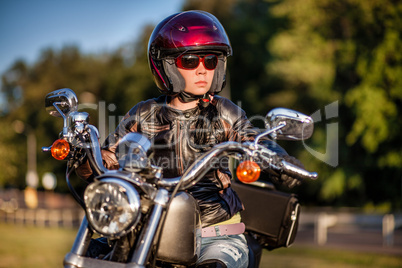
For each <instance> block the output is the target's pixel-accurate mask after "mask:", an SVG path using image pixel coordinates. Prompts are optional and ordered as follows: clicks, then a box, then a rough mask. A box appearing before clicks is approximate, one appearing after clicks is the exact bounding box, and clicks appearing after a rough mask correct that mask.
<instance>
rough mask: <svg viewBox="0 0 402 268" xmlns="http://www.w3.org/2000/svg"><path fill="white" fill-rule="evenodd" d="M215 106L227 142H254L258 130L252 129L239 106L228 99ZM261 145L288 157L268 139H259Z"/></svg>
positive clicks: (258, 132)
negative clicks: (218, 112)
mask: <svg viewBox="0 0 402 268" xmlns="http://www.w3.org/2000/svg"><path fill="white" fill-rule="evenodd" d="M221 100H222V101H220V103H218V104H217V106H218V107H217V108H218V111H220V115H221V118H222V119H221V122H222V124H223V126H224V129H225V136H226V139H227V140H228V141H237V142H245V141H254V138H255V137H256V136H257V135H258V134H260V133H261V131H260V129H258V128H256V127H254V126H253V125H252V123H251V122H250V120H249V119H248V118H247V116H246V113H245V112H244V110H243V109H241V108H240V107H239V106H237V105H235V104H234V103H233V102H231V101H230V100H228V99H225V98H221ZM261 144H263V145H264V146H266V147H267V148H269V149H270V150H272V151H274V152H276V153H277V154H278V155H281V156H285V155H288V154H287V152H286V151H285V149H283V148H282V147H281V146H279V145H278V144H277V143H276V142H274V141H272V140H270V139H269V138H268V137H263V138H261Z"/></svg>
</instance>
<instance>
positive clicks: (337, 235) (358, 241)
mask: <svg viewBox="0 0 402 268" xmlns="http://www.w3.org/2000/svg"><path fill="white" fill-rule="evenodd" d="M294 245H295V246H296V245H297V246H303V245H306V246H319V245H318V244H317V243H315V241H314V229H313V228H303V227H301V228H300V229H299V232H298V234H297V237H296V240H295V243H294ZM319 247H325V248H339V249H350V250H353V251H360V252H370V253H380V254H390V255H396V256H401V257H402V230H401V229H398V230H396V231H395V233H394V243H393V246H384V245H383V237H382V230H381V229H364V228H360V229H357V228H355V229H351V228H347V229H345V228H336V227H333V228H329V229H328V235H327V242H326V244H325V245H322V246H319Z"/></svg>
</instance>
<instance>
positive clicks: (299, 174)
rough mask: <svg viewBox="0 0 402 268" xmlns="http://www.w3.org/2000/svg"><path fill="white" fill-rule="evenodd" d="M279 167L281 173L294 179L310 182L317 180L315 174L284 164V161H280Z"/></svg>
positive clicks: (287, 163) (316, 174)
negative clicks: (309, 180) (308, 180)
mask: <svg viewBox="0 0 402 268" xmlns="http://www.w3.org/2000/svg"><path fill="white" fill-rule="evenodd" d="M280 166H281V168H282V172H284V173H286V174H287V175H289V176H291V177H294V178H302V179H311V180H315V179H317V178H318V173H317V172H309V171H307V170H305V169H302V168H300V167H298V166H295V165H293V164H291V163H289V162H286V161H285V160H281V162H280Z"/></svg>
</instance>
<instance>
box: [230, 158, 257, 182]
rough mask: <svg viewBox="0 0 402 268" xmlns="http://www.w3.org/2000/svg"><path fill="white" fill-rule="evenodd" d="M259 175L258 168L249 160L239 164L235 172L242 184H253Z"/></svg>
mask: <svg viewBox="0 0 402 268" xmlns="http://www.w3.org/2000/svg"><path fill="white" fill-rule="evenodd" d="M260 173H261V168H260V166H259V165H258V164H257V163H256V162H254V161H251V160H246V161H244V162H241V163H240V165H239V166H238V167H237V170H236V175H237V178H238V179H239V180H240V181H241V182H244V183H250V182H255V181H256V180H258V178H259V177H260Z"/></svg>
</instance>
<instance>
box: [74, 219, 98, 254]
mask: <svg viewBox="0 0 402 268" xmlns="http://www.w3.org/2000/svg"><path fill="white" fill-rule="evenodd" d="M92 234H93V232H92V231H91V230H90V228H88V221H87V217H86V216H84V218H83V219H82V222H81V226H80V229H79V230H78V233H77V236H76V237H75V241H74V244H73V247H72V248H71V253H74V254H77V255H80V256H85V254H86V253H87V250H88V246H89V242H90V241H91V237H92Z"/></svg>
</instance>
